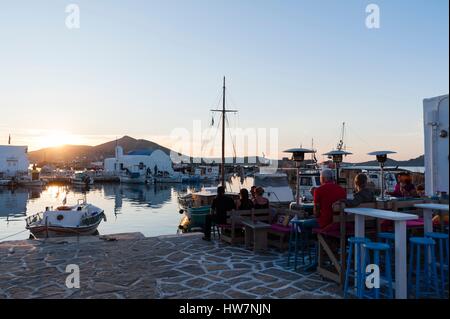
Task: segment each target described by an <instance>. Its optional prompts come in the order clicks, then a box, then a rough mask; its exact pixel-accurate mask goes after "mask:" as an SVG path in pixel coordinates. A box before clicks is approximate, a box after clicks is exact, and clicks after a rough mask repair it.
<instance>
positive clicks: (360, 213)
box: [345, 208, 419, 299]
mask: <svg viewBox="0 0 450 319" xmlns="http://www.w3.org/2000/svg"><path fill="white" fill-rule="evenodd" d="M345 212H346V213H349V214H354V215H355V236H356V237H364V236H365V234H364V233H365V217H366V216H367V217H374V218H380V219H387V220H392V221H394V227H395V250H394V254H395V277H394V278H395V284H394V287H395V298H396V299H406V298H407V281H406V278H407V266H406V246H407V245H406V244H407V242H406V221H408V220H414V219H418V218H419V217H418V216H417V215H413V214H405V213H397V212H392V211H387V210H380V209H373V208H346V209H345Z"/></svg>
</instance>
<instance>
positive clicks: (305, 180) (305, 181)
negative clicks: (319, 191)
mask: <svg viewBox="0 0 450 319" xmlns="http://www.w3.org/2000/svg"><path fill="white" fill-rule="evenodd" d="M300 186H313V185H312V179H311V177H300Z"/></svg>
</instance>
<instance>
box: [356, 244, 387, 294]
mask: <svg viewBox="0 0 450 319" xmlns="http://www.w3.org/2000/svg"><path fill="white" fill-rule="evenodd" d="M363 248H364V254H365V257H366V258H364V263H363V271H364V274H365V275H364V276H363V282H362V283H361V291H362V296H363V297H366V298H375V299H379V298H380V296H381V295H385V296H386V297H387V298H389V299H392V298H394V292H393V291H394V290H393V288H392V286H393V284H392V274H391V273H392V272H391V257H390V252H389V251H390V247H389V245H388V244H385V243H373V242H369V243H365V244H363ZM371 252H373V259H372V258H371V256H370V254H371ZM383 252H384V255H385V258H384V276H383V275H382V272H381V264H380V254H381V253H383ZM369 264H374V265H377V266H378V267H379V269H380V287H378V288H377V287H374V288H372V291H373V293H367V294H366V293H365V289H364V284H365V280H366V278H367V275H368V274H369V273H366V267H367V265H369ZM383 283H387V294H382V293H381V286H382V284H383Z"/></svg>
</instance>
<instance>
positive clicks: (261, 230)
mask: <svg viewBox="0 0 450 319" xmlns="http://www.w3.org/2000/svg"><path fill="white" fill-rule="evenodd" d="M242 224H243V225H244V227H245V246H246V247H250V246H251V245H252V244H253V250H254V251H259V250H267V231H268V230H269V229H270V225H269V224H266V223H263V222H260V221H251V220H244V221H242Z"/></svg>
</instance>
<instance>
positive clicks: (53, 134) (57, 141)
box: [39, 131, 82, 148]
mask: <svg viewBox="0 0 450 319" xmlns="http://www.w3.org/2000/svg"><path fill="white" fill-rule="evenodd" d="M39 141H40V147H41V148H45V147H56V146H62V145H67V144H80V143H81V142H82V141H81V138H79V137H78V136H77V135H73V134H69V133H68V132H65V131H49V132H47V133H45V134H43V135H42V136H41V137H40V139H39Z"/></svg>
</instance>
